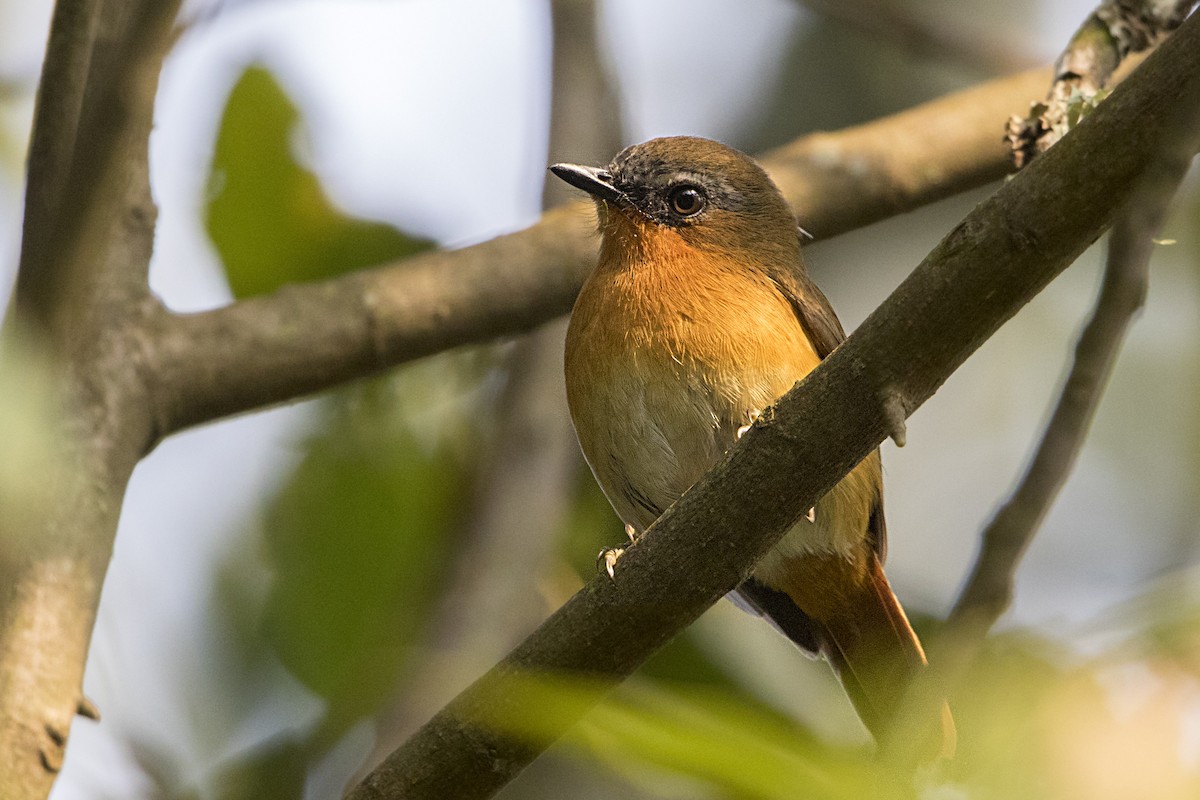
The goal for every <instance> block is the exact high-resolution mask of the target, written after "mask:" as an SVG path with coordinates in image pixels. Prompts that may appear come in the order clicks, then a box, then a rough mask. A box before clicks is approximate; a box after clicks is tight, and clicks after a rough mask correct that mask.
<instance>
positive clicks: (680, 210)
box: [667, 186, 705, 217]
mask: <svg viewBox="0 0 1200 800" xmlns="http://www.w3.org/2000/svg"><path fill="white" fill-rule="evenodd" d="M667 201H668V202H669V203H670V204H671V210H672V211H674V212H675V213H676V214H678V215H679V216H681V217H692V216H695V215H696V214H699V213H700V212H701V211H703V210H704V203H705V200H704V194H703V193H702V192H701V191H700V190H699V189H697V188H696V187H695V186H678V187H676V188H675V189H672V190H671V194H670V195H669V196H668V197H667Z"/></svg>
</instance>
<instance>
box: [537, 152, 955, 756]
mask: <svg viewBox="0 0 1200 800" xmlns="http://www.w3.org/2000/svg"><path fill="white" fill-rule="evenodd" d="M550 170H551V172H553V173H554V174H555V175H556V176H558V177H559V178H561V179H562V180H564V181H566V182H567V183H569V184H571V185H572V186H574V187H576V188H577V189H581V190H583V191H584V192H586V193H588V194H589V195H591V196H592V198H593V199H594V201H595V205H596V208H597V212H598V221H599V226H598V227H599V234H600V245H599V257H598V260H597V263H596V266H595V267H594V269H593V270H592V272H591V274H590V275H589V277H588V278H587V279H586V280H585V282H584V284H583V287H582V288H581V290H580V292H579V294H578V296H577V298H576V300H575V304H574V308H573V310H572V312H571V318H570V322H569V323H568V329H567V335H566V346H565V354H564V366H565V379H566V391H567V402H568V406H569V409H570V415H571V419H572V422H573V423H574V426H575V431H576V434H577V437H578V440H579V444H580V448H581V450H582V451H583V455H584V458H585V459H586V461H587V463H588V465H589V466H590V468H591V470H592V473H593V475H594V476H595V478H596V481H597V482H598V483H599V485H600V487H601V489H602V490H603V491H604V493H605V495H606V496H607V498H608V500H609V502H610V503H611V504H612V506H613V508H614V510H615V511H616V513H617V516H618V517H620V519H621V520H622V521H623V522H624V524H625V531H626V533H627V534H628V536H629V538H630V539H631V540H633V541H636V539H637V537H638V536H640V535H641V533H642V532H643V531H645V530H646V528H648V527H649V526H650V525H651V524H652V523H653V522H654V521H655V520H656V519H657V518H658V517H659V516H660V515H661V514H662V513H663V511H664V510H666V508H667V507H668V506H670V505H671V504H672V503H673V502H675V500H676V499H677V498H679V496H680V495H682V494H683V493H684V492H685V491H686V490H687V489H688V488H689V487H690V486H692V485H693V484H694V483H695V482H696V481H697V480H699V479H700V478H701V476H703V475H704V473H705V472H707V471H708V470H709V469H710V468H711V467H713V466H714V465H715V464H716V463H717V461H718V460H719V459H720V458H721V457H722V455H723V454H724V453H725V452H726V451H727V450H729V449H730V448H731V447H733V446H734V444H736V442H737V441H738V439H739V438H740V437H741V435H742V434H743V433H744V432H745V431H746V430H747V429H748V428H749V426H751V425H752V424H753V423H754V421H755V419H757V418H758V417H759V415H761V414H762V413H763V412H764V410H765V409H767V408H769V407H770V406H771V404H772V403H774V401H775V400H777V399H778V398H779V397H780V396H781V395H783V394H784V393H785V392H787V391H788V390H789V389H791V388H792V386H793V385H794V384H795V383H796V382H797V381H798V380H800V379H801V378H803V377H804V376H805V375H806V374H807V373H808V372H810V371H811V370H812V369H814V368H815V367H816V366H817V365H818V364H819V363H820V362H821V360H822V359H824V358H825V357H826V356H828V355H829V354H830V353H831V352H832V351H833V350H834V348H836V347H837V346H838V345H839V344H840V343H841V342H842V341H843V340H844V339H845V338H846V334H845V331H844V330H843V328H842V325H841V323H840V322H839V321H838V318H837V315H836V314H835V313H834V311H833V308H832V307H831V306H830V304H829V301H828V300H827V299H826V298H825V295H823V294H822V293H821V291H820V289H818V288H817V286H816V285H815V284H814V283H813V281H812V280H811V279H810V278H809V276H808V272H807V270H806V268H805V264H804V260H803V257H802V255H801V245H802V237H803V236H804V235H805V233H804V231H803V230H802V229H801V228H799V226H798V224H797V221H796V217H795V216H794V214H793V213H792V210H791V208H790V207H789V206H788V203H787V201H786V200H785V198H784V197H783V195H782V193H781V192H780V191H779V189H778V187H776V185H775V184H774V182H773V181H772V180H771V178H770V177H769V176H768V175H767V173H766V171H765V170H763V168H762V167H761V166H759V164H758V163H757V162H755V161H754V159H752V158H751V157H749V156H747V155H746V154H744V153H742V152H740V151H738V150H736V149H734V148H732V147H730V146H728V145H725V144H722V143H720V142H716V141H713V140H711V139H704V138H699V137H694V136H671V137H663V138H656V139H651V140H649V141H646V142H643V143H641V144H635V145H633V146H631V147H628V148H626V149H624V150H622V151H621V152H620V153H618V154H617V155H616V157H615V158H614V159H613V161H612V162H611V163H610V164H609V165H607V166H605V167H589V166H581V165H578V164H567V163H562V164H554V165H552V166H551V167H550ZM886 545H887V532H886V527H885V522H884V514H883V474H882V468H881V465H880V456H879V451H878V450H876V451H874V452H872V453H871V454H869V455H868V456H867V457H866V458H864V459H863V460H862V461H861V462H860V463H859V464H858V465H857V466H855V467H854V469H853V470H851V471H850V473H849V474H847V475H846V476H845V477H844V478H843V479H842V480H841V481H840V482H839V483H837V484H836V485H835V486H834V487H833V488H832V489H831V490H830V491H829V492H828V493H826V494H825V495H824V496H823V497H822V498H821V499H820V500H818V501H817V503H816V505H815V506H814V507H813V508H812V509H810V510H809V511H808V513H807V514H805V515H804V516H803V517H801V518H800V519H798V520H797V521H796V523H795V524H794V525H793V526H792V527H791V528H790V529H789V530H788V531H787V532H786V533H785V535H784V536H783V538H782V539H781V540H780V541H779V543H778V544H776V545H775V546H774V547H773V548H772V549H771V550H770V551H768V552H767V554H766V555H765V556H764V557H763V558H762V559H761V560H760V561H759V562H758V563H757V564H756V565H755V566H754V568H753V571H752V573H751V574H750V576H749V577H748V578H747V579H746V580H745V581H744V582H743V583H742V584H741V585H740V586H738V587H737V589H736V590H735V591H734V592H733V593H731V599H732V600H734V601H735V602H736V603H737V604H738V605H740V606H742V607H743V608H744V609H746V610H749V611H751V612H753V613H756V614H758V615H761V616H762V617H765V618H766V619H767V620H768V621H769V622H770V623H772V624H773V625H774V626H775V627H776V628H777V629H779V630H780V631H781V632H782V633H783V634H784V635H785V636H787V637H788V638H789V639H791V640H792V641H793V642H794V643H795V644H796V645H798V646H799V647H800V648H801V649H803V650H804V651H806V652H807V653H809V654H811V655H814V656H824V657H825V659H826V660H827V661H828V662H829V663H830V664H831V665H832V667H833V669H834V671H835V672H836V673H837V675H838V677H839V678H840V680H841V683H842V685H843V687H844V688H845V691H846V694H847V695H848V696H849V699H850V701H851V702H852V704H853V706H854V708H855V709H856V710H857V712H858V715H859V717H860V718H861V719H862V721H863V723H864V725H865V726H866V728H867V729H868V731H869V732H870V733H871V734H872V735H873V737H874V738H875V739H876V740H877V741H879V742H881V743H882V742H884V741H885V740H886V737H887V736H888V735H889V734H891V733H893V732H894V729H895V726H896V725H897V724H898V723H897V718H898V715H899V714H900V713H901V705H902V701H903V696H904V692H905V690H906V689H907V687H908V686H909V685H910V684H911V682H912V681H913V680H914V679H915V677H916V676H917V675H918V673H919V672H920V671H921V670H922V669H923V668H924V667H925V665H926V663H927V662H926V657H925V653H924V651H923V649H922V647H921V643H920V640H919V639H918V638H917V635H916V634H915V633H914V631H913V628H912V626H911V625H910V624H909V620H908V617H907V616H906V614H905V612H904V609H903V607H902V606H901V605H900V602H899V601H898V600H897V598H896V595H895V593H894V592H893V591H892V588H891V586H890V585H889V583H888V580H887V577H886V576H885V574H884V571H883V562H884V557H885V555H886ZM620 552H621V549H620V548H614V549H611V550H609V551H606V552H603V553H602V556H603V559H602V560H603V561H604V563H605V565H606V566H607V570H608V572H609V575H610V577H611V576H613V575H614V572H613V569H614V567H615V564H616V563H617V558H618V557H619V554H620ZM930 727H931V728H932V729H934V730H936V731H937V733H936V734H935V738H936V739H938V741H936V742H932V745H931V747H932V750H934V751H935V755H936V754H941V755H949V754H950V753H951V752H952V751H953V742H954V738H955V734H954V726H953V717H952V716H951V715H950V712H949V708H948V706H946V705H945V704H944V703H943V704H942V707H941V724H940V725H936V724H935V725H931V726H930Z"/></svg>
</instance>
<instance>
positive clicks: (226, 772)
mask: <svg viewBox="0 0 1200 800" xmlns="http://www.w3.org/2000/svg"><path fill="white" fill-rule="evenodd" d="M307 759H308V755H307V753H306V752H305V749H304V747H303V745H302V744H300V743H299V742H297V741H295V740H293V739H291V738H290V737H288V736H286V735H285V736H280V737H278V738H276V739H272V740H271V741H268V742H266V743H265V744H262V745H259V746H257V747H254V748H252V749H251V750H249V751H248V752H245V753H240V754H238V756H237V757H236V758H235V759H234V760H232V761H231V762H230V763H228V764H226V765H224V766H223V767H222V769H221V771H220V777H219V778H218V779H217V780H216V781H215V782H214V783H215V785H216V786H217V795H216V798H217V800H292V798H297V797H303V796H304V782H305V770H304V766H305V764H306V762H307Z"/></svg>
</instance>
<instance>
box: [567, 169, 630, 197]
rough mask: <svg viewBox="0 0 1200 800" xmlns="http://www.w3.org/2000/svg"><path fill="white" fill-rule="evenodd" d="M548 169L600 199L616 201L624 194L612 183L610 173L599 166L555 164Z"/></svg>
mask: <svg viewBox="0 0 1200 800" xmlns="http://www.w3.org/2000/svg"><path fill="white" fill-rule="evenodd" d="M550 171H551V172H553V173H554V174H555V175H557V176H558V177H560V178H562V179H563V180H564V181H566V182H567V183H569V184H571V185H572V186H574V187H575V188H576V189H583V190H584V191H585V192H587V193H588V194H590V195H593V196H595V197H599V198H600V199H601V200H608V201H610V202H614V203H615V202H617V201H618V200H620V199H621V198H622V197H624V195H623V194H622V193H621V190H620V189H618V188H617V187H616V186H614V185H613V182H612V181H613V177H612V174H611V173H609V172H608V170H605V169H601V168H600V167H581V166H579V165H578V164H555V165H553V166H552V167H550Z"/></svg>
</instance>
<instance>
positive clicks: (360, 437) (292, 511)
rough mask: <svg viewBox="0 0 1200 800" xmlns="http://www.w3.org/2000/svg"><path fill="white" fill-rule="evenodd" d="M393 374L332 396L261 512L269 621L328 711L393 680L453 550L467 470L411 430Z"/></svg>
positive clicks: (289, 662) (360, 709)
mask: <svg viewBox="0 0 1200 800" xmlns="http://www.w3.org/2000/svg"><path fill="white" fill-rule="evenodd" d="M396 383H397V380H396V379H394V380H392V381H388V380H380V381H376V382H374V383H371V384H368V385H366V386H363V387H359V388H358V389H356V390H355V391H354V392H352V393H349V394H348V395H343V396H339V397H338V398H336V399H335V402H333V403H331V405H330V410H329V416H330V418H329V419H328V420H327V421H326V422H325V424H323V425H322V427H321V430H320V432H319V433H318V434H317V435H316V436H314V437H313V438H312V439H311V440H310V441H309V442H308V444H307V452H306V454H305V456H304V459H303V461H302V462H301V463H300V465H299V466H298V468H297V469H296V471H295V474H294V475H293V476H292V478H291V480H290V482H289V483H288V484H287V485H286V486H285V487H284V488H283V489H282V491H281V492H280V493H279V495H278V496H277V497H276V498H275V500H274V502H273V505H272V506H271V508H269V509H268V511H267V514H266V520H265V525H266V530H267V547H268V556H269V562H270V563H271V565H272V566H273V567H274V569H275V574H276V577H275V581H274V582H273V584H272V587H271V590H270V595H269V597H268V599H267V606H266V611H265V623H264V624H265V633H266V637H267V639H268V641H269V642H270V644H271V646H272V647H273V648H274V650H275V651H276V653H277V654H278V655H279V657H280V659H281V660H282V661H283V663H284V665H285V666H286V667H287V668H288V669H289V670H290V671H291V672H292V673H293V674H294V675H295V676H296V677H298V678H299V679H300V680H301V681H302V682H304V683H305V684H306V685H307V686H308V687H309V688H310V689H312V690H313V691H315V692H317V693H318V694H320V695H322V696H323V697H325V698H327V699H328V700H329V701H330V710H331V712H333V714H334V716H335V717H339V718H354V717H356V716H360V715H362V714H365V713H369V712H370V711H372V710H374V708H375V707H376V706H377V705H378V704H379V703H380V702H381V701H382V700H383V699H384V698H385V697H387V696H388V695H389V694H390V693H391V692H392V691H393V690H394V687H395V685H396V683H397V681H398V680H399V678H400V675H401V673H402V670H403V668H404V666H405V664H406V662H407V658H408V655H409V652H410V648H411V646H412V644H413V642H414V640H415V639H416V638H417V636H418V635H419V634H420V632H421V631H422V628H423V625H424V624H425V622H426V619H427V618H428V616H429V612H428V610H429V608H430V607H431V605H432V603H433V602H434V600H435V598H436V596H437V591H438V587H439V586H440V585H441V583H442V581H443V577H444V573H445V570H446V568H447V565H448V563H449V559H450V557H451V551H452V548H453V545H454V537H453V536H452V535H451V534H452V533H453V532H454V531H455V530H456V527H457V522H458V510H459V508H460V507H461V506H462V504H463V501H464V497H465V492H466V486H467V478H466V470H465V468H464V464H463V463H462V459H461V458H460V457H459V455H458V453H457V452H456V449H455V448H454V447H453V446H451V444H449V443H447V442H446V441H445V440H444V439H441V440H439V439H434V440H424V441H423V440H421V439H418V437H417V436H416V434H415V432H414V428H413V427H412V425H411V424H410V420H408V419H407V418H406V417H405V416H404V415H403V414H399V413H397V408H398V407H400V406H401V405H402V403H400V402H398V401H397V399H396V398H395V397H394V396H393V395H394V393H395V391H396Z"/></svg>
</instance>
